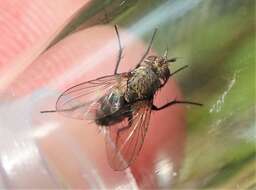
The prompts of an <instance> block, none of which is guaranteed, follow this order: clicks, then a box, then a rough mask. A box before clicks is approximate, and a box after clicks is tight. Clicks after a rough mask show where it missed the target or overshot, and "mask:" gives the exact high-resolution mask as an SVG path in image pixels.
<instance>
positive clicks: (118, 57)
mask: <svg viewBox="0 0 256 190" xmlns="http://www.w3.org/2000/svg"><path fill="white" fill-rule="evenodd" d="M115 31H116V36H117V40H118V46H119V51H118V56H117V62H116V66H115V71H114V75H115V74H117V69H118V67H119V64H120V61H121V59H122V53H123V48H122V44H121V39H120V35H119V32H118V28H117V25H115Z"/></svg>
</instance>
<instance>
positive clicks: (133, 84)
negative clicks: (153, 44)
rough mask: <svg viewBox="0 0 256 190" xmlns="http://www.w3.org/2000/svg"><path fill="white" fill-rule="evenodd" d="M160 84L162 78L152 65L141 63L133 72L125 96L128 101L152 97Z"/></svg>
mask: <svg viewBox="0 0 256 190" xmlns="http://www.w3.org/2000/svg"><path fill="white" fill-rule="evenodd" d="M160 86H161V80H160V79H159V77H158V76H157V74H156V73H155V72H154V71H153V69H152V67H151V66H150V65H141V66H140V67H138V68H137V69H135V70H133V71H132V72H131V74H130V77H129V79H128V82H127V90H126V92H125V94H124V97H125V99H126V101H127V102H134V101H138V100H145V99H151V98H153V96H154V94H155V92H156V91H157V90H158V88H160Z"/></svg>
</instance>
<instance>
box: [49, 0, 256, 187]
mask: <svg viewBox="0 0 256 190" xmlns="http://www.w3.org/2000/svg"><path fill="white" fill-rule="evenodd" d="M103 23H112V24H118V25H120V26H121V27H124V28H127V29H128V30H132V31H135V32H137V33H138V35H140V36H141V37H142V38H143V39H144V40H145V41H147V42H148V41H149V39H150V37H151V35H152V31H153V30H154V28H158V33H157V37H156V39H155V42H154V45H153V47H154V48H155V49H156V51H158V53H159V54H163V52H164V50H165V48H166V47H167V46H168V48H169V56H170V57H175V56H177V57H182V59H180V60H179V61H178V63H176V64H175V65H174V70H175V69H176V68H178V67H180V65H184V64H189V65H190V68H189V69H188V70H187V71H186V72H183V73H180V74H178V75H176V76H175V78H176V79H177V80H178V82H179V84H180V87H181V89H182V91H183V93H184V97H186V98H187V99H190V100H195V101H199V102H202V103H203V104H204V107H203V108H200V109H193V108H191V109H189V110H188V129H187V142H186V149H185V156H184V161H183V164H182V167H181V169H180V171H179V176H178V180H177V181H176V182H175V184H174V188H177V189H183V188H196V189H199V188H201V189H220V188H221V189H256V173H255V172H256V161H255V155H256V154H255V152H256V147H255V145H256V144H255V143H256V139H255V137H256V122H255V108H256V101H255V92H256V85H255V80H256V79H255V64H256V61H255V53H256V49H255V43H256V41H255V28H256V26H255V23H256V19H255V1H254V0H227V1H224V0H177V1H176V0H169V1H163V0H137V1H131V0H129V1H125V0H115V1H111V0H105V1H103V0H100V1H99V0H96V1H93V2H92V4H91V6H90V8H88V7H85V9H83V10H81V11H80V13H78V15H77V17H76V19H74V20H73V21H72V22H71V23H70V24H69V25H68V26H67V27H66V28H65V29H64V30H63V32H62V33H61V34H60V35H59V36H58V37H57V38H56V39H55V41H54V42H53V44H54V43H56V42H57V41H58V40H59V39H61V38H63V37H65V36H66V35H68V34H69V33H70V32H73V31H75V30H77V29H81V28H85V27H89V26H92V25H95V24H103Z"/></svg>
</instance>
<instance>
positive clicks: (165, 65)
mask: <svg viewBox="0 0 256 190" xmlns="http://www.w3.org/2000/svg"><path fill="white" fill-rule="evenodd" d="M175 61H176V59H175V58H173V59H168V58H167V56H166V55H164V56H155V55H151V56H148V57H147V58H146V59H145V64H147V65H149V66H151V68H152V70H153V71H154V72H155V73H156V75H157V76H158V77H159V79H160V80H161V83H162V84H164V83H166V81H167V80H168V79H169V77H170V73H171V72H170V69H169V68H170V63H171V62H175Z"/></svg>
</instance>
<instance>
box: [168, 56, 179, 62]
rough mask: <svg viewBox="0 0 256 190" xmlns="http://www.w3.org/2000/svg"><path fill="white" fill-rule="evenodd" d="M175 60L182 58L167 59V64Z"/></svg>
mask: <svg viewBox="0 0 256 190" xmlns="http://www.w3.org/2000/svg"><path fill="white" fill-rule="evenodd" d="M177 59H182V57H173V58H170V59H167V62H169V63H172V62H176V61H177Z"/></svg>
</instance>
